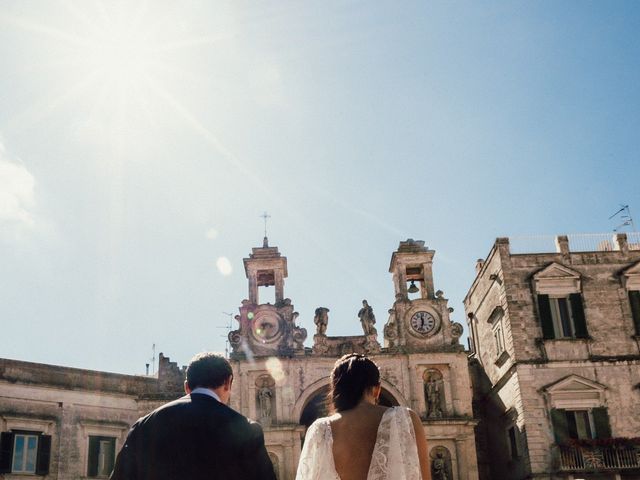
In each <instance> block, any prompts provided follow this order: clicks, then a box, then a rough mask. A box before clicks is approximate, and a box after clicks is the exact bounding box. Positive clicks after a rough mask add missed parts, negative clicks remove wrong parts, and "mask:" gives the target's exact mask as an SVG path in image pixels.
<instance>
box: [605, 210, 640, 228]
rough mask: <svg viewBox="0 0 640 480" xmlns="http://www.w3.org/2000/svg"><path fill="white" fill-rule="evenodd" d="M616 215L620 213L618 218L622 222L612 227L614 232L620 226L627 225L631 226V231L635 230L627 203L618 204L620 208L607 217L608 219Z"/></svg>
mask: <svg viewBox="0 0 640 480" xmlns="http://www.w3.org/2000/svg"><path fill="white" fill-rule="evenodd" d="M618 215H620V217H619V218H620V220H622V223H621V224H620V225H618V226H617V227H616V228H614V229H613V231H614V232H617V231H618V230H620V228H622V227H628V226H631V231H633V232H635V231H636V226H635V224H634V223H633V217H632V216H631V211H630V210H629V205H622V204H620V210H618V211H617V212H616V213H614V214H613V215H611V216H610V217H609V220H611V219H612V218H614V217H617V216H618Z"/></svg>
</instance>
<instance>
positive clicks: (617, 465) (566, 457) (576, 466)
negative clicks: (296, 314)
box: [557, 445, 640, 472]
mask: <svg viewBox="0 0 640 480" xmlns="http://www.w3.org/2000/svg"><path fill="white" fill-rule="evenodd" d="M557 448H558V451H559V457H560V458H559V460H560V465H559V470H560V471H563V472H575V471H602V470H631V469H640V445H612V446H597V447H596V446H588V447H586V446H563V445H561V446H559V447H557Z"/></svg>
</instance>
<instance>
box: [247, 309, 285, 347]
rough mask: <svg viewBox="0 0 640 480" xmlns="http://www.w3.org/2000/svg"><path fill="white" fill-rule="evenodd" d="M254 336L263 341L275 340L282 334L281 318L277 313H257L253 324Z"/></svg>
mask: <svg viewBox="0 0 640 480" xmlns="http://www.w3.org/2000/svg"><path fill="white" fill-rule="evenodd" d="M251 332H252V333H253V337H254V338H255V339H256V340H258V341H259V342H261V343H268V342H271V341H273V340H275V339H276V338H277V337H278V335H279V334H280V319H279V318H278V315H277V314H273V313H264V314H262V315H260V314H257V315H256V316H255V317H254V320H253V323H252V325H251Z"/></svg>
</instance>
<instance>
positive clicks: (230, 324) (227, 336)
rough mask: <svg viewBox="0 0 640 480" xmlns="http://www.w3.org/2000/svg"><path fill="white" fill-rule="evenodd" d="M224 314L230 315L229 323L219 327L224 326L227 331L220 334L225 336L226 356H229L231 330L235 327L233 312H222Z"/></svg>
mask: <svg viewBox="0 0 640 480" xmlns="http://www.w3.org/2000/svg"><path fill="white" fill-rule="evenodd" d="M222 314H223V315H227V316H228V317H229V323H228V324H227V325H225V326H223V327H218V328H224V329H225V330H226V331H227V334H226V335H220V336H221V337H224V339H225V340H224V356H225V358H229V332H230V331H231V329H232V328H233V323H232V319H233V313H229V312H222Z"/></svg>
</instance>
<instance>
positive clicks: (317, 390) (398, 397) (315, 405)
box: [293, 377, 407, 427]
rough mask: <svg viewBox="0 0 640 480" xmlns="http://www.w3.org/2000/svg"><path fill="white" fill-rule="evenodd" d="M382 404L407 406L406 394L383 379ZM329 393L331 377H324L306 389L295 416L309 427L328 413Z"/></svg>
mask: <svg viewBox="0 0 640 480" xmlns="http://www.w3.org/2000/svg"><path fill="white" fill-rule="evenodd" d="M380 384H381V385H382V393H381V394H380V404H381V405H385V406H387V407H394V406H399V405H400V406H406V405H407V402H406V400H405V399H404V396H403V395H402V394H401V393H400V392H399V391H398V389H397V388H395V387H394V386H393V385H392V384H390V383H389V382H387V381H385V380H381V382H380ZM328 393H329V377H325V378H322V379H320V380H318V381H316V382H314V383H312V384H311V385H309V387H307V388H306V389H305V391H304V392H303V393H302V395H300V397H299V398H298V401H297V402H296V404H295V406H294V409H293V417H294V418H296V419H298V422H299V423H300V424H301V425H305V426H306V427H309V425H311V423H313V421H314V420H315V419H316V418H318V417H321V416H325V415H326V414H327V408H326V396H327V394H328Z"/></svg>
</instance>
